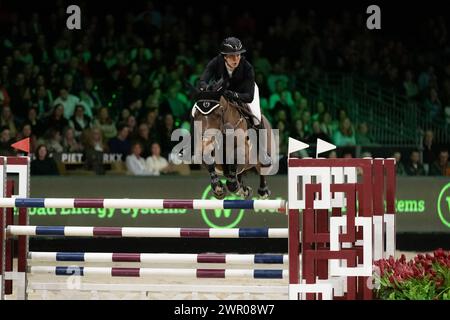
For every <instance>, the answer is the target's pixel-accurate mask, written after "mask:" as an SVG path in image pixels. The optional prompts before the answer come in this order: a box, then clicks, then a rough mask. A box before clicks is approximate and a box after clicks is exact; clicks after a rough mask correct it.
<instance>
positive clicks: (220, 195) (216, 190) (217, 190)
mask: <svg viewBox="0 0 450 320" xmlns="http://www.w3.org/2000/svg"><path fill="white" fill-rule="evenodd" d="M211 190H212V193H213V195H214V197H215V198H216V199H218V200H223V199H224V198H225V196H226V195H227V190H226V189H225V188H224V187H223V185H222V184H220V185H215V186H212V188H211Z"/></svg>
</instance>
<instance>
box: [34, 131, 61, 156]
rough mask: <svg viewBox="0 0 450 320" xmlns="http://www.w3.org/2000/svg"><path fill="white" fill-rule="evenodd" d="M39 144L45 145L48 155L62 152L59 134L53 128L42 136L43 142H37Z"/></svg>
mask: <svg viewBox="0 0 450 320" xmlns="http://www.w3.org/2000/svg"><path fill="white" fill-rule="evenodd" d="M38 143H39V144H45V145H46V146H47V150H48V152H49V153H61V152H63V150H64V149H63V146H62V144H61V143H62V137H61V132H59V131H58V130H57V129H55V128H50V129H48V130H47V132H46V133H45V135H44V140H42V139H40V140H38Z"/></svg>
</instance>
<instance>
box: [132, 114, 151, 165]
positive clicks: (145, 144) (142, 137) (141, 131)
mask: <svg viewBox="0 0 450 320" xmlns="http://www.w3.org/2000/svg"><path fill="white" fill-rule="evenodd" d="M136 141H137V142H139V143H140V144H141V147H142V157H144V158H147V157H149V156H150V154H151V150H150V147H151V141H154V140H150V130H149V128H148V124H147V123H145V122H143V123H141V124H140V125H139V128H138V134H137V137H136Z"/></svg>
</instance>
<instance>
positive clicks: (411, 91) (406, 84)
mask: <svg viewBox="0 0 450 320" xmlns="http://www.w3.org/2000/svg"><path fill="white" fill-rule="evenodd" d="M403 89H404V90H405V95H406V97H407V98H408V99H410V100H415V99H417V98H418V95H419V86H418V85H417V83H416V82H415V81H414V78H413V73H412V71H411V70H407V71H406V72H405V80H404V81H403Z"/></svg>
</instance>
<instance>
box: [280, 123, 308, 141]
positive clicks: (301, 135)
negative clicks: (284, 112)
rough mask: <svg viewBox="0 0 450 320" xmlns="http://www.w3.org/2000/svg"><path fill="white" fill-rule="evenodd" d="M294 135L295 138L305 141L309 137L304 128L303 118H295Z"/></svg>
mask: <svg viewBox="0 0 450 320" xmlns="http://www.w3.org/2000/svg"><path fill="white" fill-rule="evenodd" d="M283 124H284V122H283ZM292 137H293V138H294V139H297V140H299V141H303V142H306V140H307V139H308V135H307V134H306V133H305V131H304V130H303V121H302V119H297V120H295V128H294V132H293V133H292Z"/></svg>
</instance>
